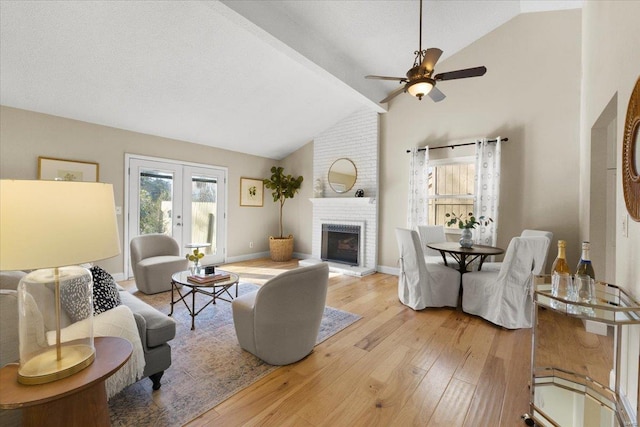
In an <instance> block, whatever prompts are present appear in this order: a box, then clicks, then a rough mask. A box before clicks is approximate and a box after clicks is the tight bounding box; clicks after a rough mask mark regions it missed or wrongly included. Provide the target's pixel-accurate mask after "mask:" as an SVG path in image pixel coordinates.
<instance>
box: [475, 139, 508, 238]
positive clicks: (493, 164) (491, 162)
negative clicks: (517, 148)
mask: <svg viewBox="0 0 640 427" xmlns="http://www.w3.org/2000/svg"><path fill="white" fill-rule="evenodd" d="M496 140H497V142H487V139H486V138H483V139H482V140H480V141H478V142H476V182H475V201H474V208H473V209H474V210H473V213H474V214H475V216H476V218H478V217H480V216H484V217H485V218H491V219H493V222H492V223H490V224H489V225H487V226H484V225H479V226H478V227H477V228H476V229H475V231H474V233H473V234H474V240H475V242H476V243H478V244H480V245H489V246H495V245H496V240H497V234H498V206H499V204H500V151H501V145H502V143H501V141H500V137H498V138H496Z"/></svg>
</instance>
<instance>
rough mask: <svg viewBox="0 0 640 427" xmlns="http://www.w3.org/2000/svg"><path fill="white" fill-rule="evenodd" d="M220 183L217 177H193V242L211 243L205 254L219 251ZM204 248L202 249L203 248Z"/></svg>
mask: <svg viewBox="0 0 640 427" xmlns="http://www.w3.org/2000/svg"><path fill="white" fill-rule="evenodd" d="M217 199H218V183H217V180H216V179H215V178H211V177H205V176H195V175H194V176H192V178H191V242H193V243H211V246H210V247H208V248H203V249H204V253H205V254H215V253H217V250H216V249H217V248H216V234H217V227H216V224H217V222H216V217H215V215H216V212H217ZM201 250H202V249H201Z"/></svg>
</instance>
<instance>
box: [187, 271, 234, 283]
mask: <svg viewBox="0 0 640 427" xmlns="http://www.w3.org/2000/svg"><path fill="white" fill-rule="evenodd" d="M230 277H231V276H230V275H229V273H216V274H194V275H192V276H187V280H188V281H190V282H193V283H197V284H199V285H202V284H205V283H215V282H221V281H223V280H228V279H229V278H230Z"/></svg>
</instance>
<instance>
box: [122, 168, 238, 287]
mask: <svg viewBox="0 0 640 427" xmlns="http://www.w3.org/2000/svg"><path fill="white" fill-rule="evenodd" d="M127 163H128V165H127V166H128V171H129V176H128V192H129V195H128V213H129V214H128V216H127V222H128V224H126V225H125V227H126V229H127V231H128V236H127V237H126V242H127V244H126V247H125V253H126V254H127V255H126V257H125V264H128V263H129V254H128V251H129V248H128V246H129V245H128V242H130V241H131V239H132V238H133V237H135V236H140V235H143V234H152V233H161V234H166V235H168V236H172V237H173V238H174V239H175V240H176V241H177V242H178V244H179V245H180V247H181V248H182V249H181V254H183V255H184V254H185V253H186V251H187V249H185V246H186V245H187V244H189V243H208V244H210V246H208V247H206V248H203V249H201V250H203V251H204V252H205V258H204V259H203V264H214V263H216V264H219V263H223V262H224V260H225V252H226V250H225V249H226V248H225V245H226V239H225V236H226V221H225V212H226V210H225V200H226V170H225V169H223V168H215V167H210V166H206V165H196V164H183V163H179V162H175V163H174V162H169V161H161V160H155V159H149V158H142V157H134V156H127ZM128 271H129V275H131V268H130V267H129V268H128Z"/></svg>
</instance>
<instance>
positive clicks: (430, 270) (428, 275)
mask: <svg viewBox="0 0 640 427" xmlns="http://www.w3.org/2000/svg"><path fill="white" fill-rule="evenodd" d="M396 238H397V240H398V250H399V252H400V274H399V277H398V298H399V299H400V302H402V303H403V304H404V305H406V306H409V307H411V308H412V309H414V310H422V309H423V308H426V307H445V306H448V307H457V305H458V293H459V291H460V273H459V272H458V271H457V270H454V269H453V268H449V267H446V266H444V265H441V264H435V263H427V262H425V258H424V252H423V251H422V246H421V243H420V238H419V237H418V233H417V232H416V231H414V230H408V229H405V228H396Z"/></svg>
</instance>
